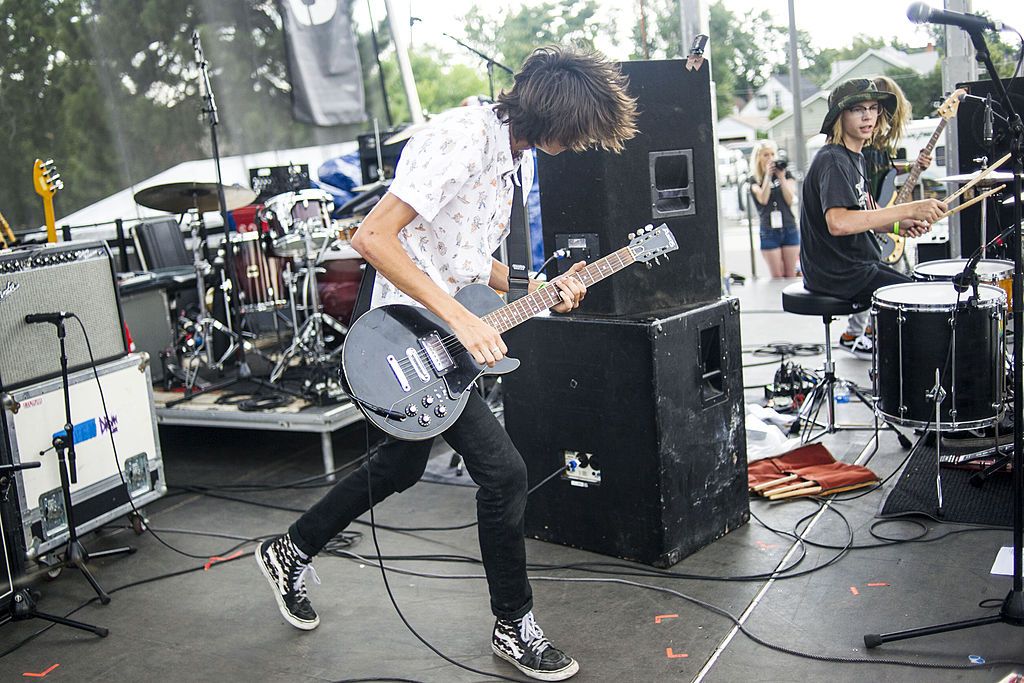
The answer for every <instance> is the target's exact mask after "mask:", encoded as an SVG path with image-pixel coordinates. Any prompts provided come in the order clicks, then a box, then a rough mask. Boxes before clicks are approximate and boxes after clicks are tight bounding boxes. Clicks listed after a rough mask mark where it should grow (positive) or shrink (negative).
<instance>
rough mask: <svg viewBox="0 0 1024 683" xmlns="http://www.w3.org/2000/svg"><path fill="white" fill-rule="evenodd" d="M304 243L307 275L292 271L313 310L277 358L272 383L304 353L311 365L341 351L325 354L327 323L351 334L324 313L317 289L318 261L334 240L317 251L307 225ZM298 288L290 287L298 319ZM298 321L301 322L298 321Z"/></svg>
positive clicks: (304, 262) (293, 312) (306, 303)
mask: <svg viewBox="0 0 1024 683" xmlns="http://www.w3.org/2000/svg"><path fill="white" fill-rule="evenodd" d="M303 243H304V246H305V249H304V253H303V257H302V263H303V267H302V269H301V270H304V271H305V272H304V274H303V275H299V274H298V273H296V272H292V275H291V285H294V283H295V282H296V281H297V280H298V279H299V278H302V280H303V285H302V298H303V307H304V308H305V309H306V311H308V312H309V315H308V316H307V317H306V320H305V321H304V322H303V323H302V325H301V326H298V327H297V328H296V330H295V333H294V336H293V338H292V343H291V345H290V346H289V347H288V348H287V349H285V350H284V352H283V353H282V354H281V358H280V359H279V360H278V361H277V365H275V366H274V369H273V370H272V371H271V373H270V382H271V383H272V384H276V383H277V382H279V381H280V380H281V378H282V377H283V376H284V373H285V370H287V369H288V364H289V362H290V361H291V359H292V358H293V357H294V356H296V355H298V354H301V355H302V356H303V357H304V358H306V359H307V360H311V364H313V365H320V364H323V363H327V362H330V361H331V360H332V359H333V358H334V357H335V356H337V355H338V354H339V353H340V352H341V347H340V346H339V347H338V348H337V349H335V350H334V351H332V352H330V353H325V345H326V338H325V337H324V325H325V324H326V325H327V326H328V327H331V328H333V329H334V330H335V331H337V332H338V333H339V334H341V335H345V334H348V328H347V327H345V325H343V324H342V323H341V322H340V321H338V320H336V319H335V318H334V317H333V316H331V315H328V314H327V313H324V312H323V311H322V310H321V305H320V293H319V292H318V291H317V283H316V271H317V264H318V263H320V261H321V259H322V258H323V256H324V254H326V253H327V250H328V249H329V248H330V246H331V243H332V242H331V240H325V242H324V244H323V246H322V247H321V248H320V250H319V251H317V252H316V254H315V256H314V255H313V254H314V248H313V239H312V236H311V235H310V231H309V229H308V228H307V227H304V228H303ZM296 289H297V287H295V286H290V290H291V302H292V314H293V316H295V317H293V320H298V318H297V316H296V313H297V311H298V306H296V304H295V290H296ZM296 324H297V323H296Z"/></svg>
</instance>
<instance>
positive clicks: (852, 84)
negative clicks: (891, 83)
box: [821, 78, 896, 135]
mask: <svg viewBox="0 0 1024 683" xmlns="http://www.w3.org/2000/svg"><path fill="white" fill-rule="evenodd" d="M868 100H877V101H878V104H880V105H881V106H882V107H884V108H885V110H886V111H887V112H889V114H890V115H891V114H892V113H894V112H895V111H896V96H895V95H894V94H892V93H891V92H884V91H882V90H878V89H876V88H875V82H874V81H872V80H871V79H870V78H851V79H850V80H848V81H843V82H842V83H840V84H839V85H837V86H836V87H835V89H834V90H832V94H831V95H829V96H828V113H827V114H825V120H824V121H822V123H821V132H822V133H824V134H825V135H831V134H832V126H833V125H835V122H836V119H838V118H839V115H840V114H841V113H843V110H844V109H849V108H850V107H852V106H853V105H855V104H857V103H859V102H867V101H868Z"/></svg>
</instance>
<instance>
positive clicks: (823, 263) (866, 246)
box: [800, 145, 881, 299]
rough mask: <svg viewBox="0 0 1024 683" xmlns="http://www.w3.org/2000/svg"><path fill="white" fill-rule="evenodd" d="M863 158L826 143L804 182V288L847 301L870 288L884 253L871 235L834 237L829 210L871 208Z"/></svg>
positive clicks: (801, 225) (802, 228)
mask: <svg viewBox="0 0 1024 683" xmlns="http://www.w3.org/2000/svg"><path fill="white" fill-rule="evenodd" d="M866 172H867V171H866V168H865V163H864V157H863V156H862V155H861V154H859V153H856V152H851V151H850V150H848V149H846V148H845V147H842V146H840V145H825V146H824V147H822V148H821V150H820V151H819V152H818V153H817V155H815V157H814V161H813V162H811V167H810V168H809V169H807V175H806V177H805V178H804V187H803V194H802V195H801V201H800V245H801V246H800V250H801V255H800V266H801V268H802V269H803V273H804V286H805V287H806V288H807V289H809V290H811V291H813V292H820V293H822V294H829V295H831V296H836V297H840V298H843V299H849V298H852V297H853V296H854V295H855V294H857V293H858V292H860V291H861V290H863V289H864V287H866V286H867V284H868V282H869V281H870V280H871V278H872V277H873V276H874V274H875V272H876V271H877V270H878V261H879V257H880V256H881V252H880V250H879V248H878V242H877V241H876V240H875V238H874V236H873V235H872V234H871V232H870V231H868V232H861V233H857V234H856V235H844V236H842V237H835V236H833V235H831V234H830V233H829V231H828V224H827V223H826V222H825V212H826V211H828V210H829V209H833V208H846V209H853V210H864V209H867V208H868V206H869V204H868V193H867V182H866V180H865V178H864V176H865V174H866Z"/></svg>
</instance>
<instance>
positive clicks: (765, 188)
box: [749, 140, 800, 277]
mask: <svg viewBox="0 0 1024 683" xmlns="http://www.w3.org/2000/svg"><path fill="white" fill-rule="evenodd" d="M777 153H778V147H777V146H776V144H775V143H774V142H773V141H771V140H759V141H758V142H757V144H755V145H754V149H753V150H752V151H751V153H750V168H751V172H752V173H753V176H752V177H751V178H750V180H749V182H750V194H751V195H753V197H754V205H755V206H756V207H757V213H758V215H759V216H760V217H761V255H762V256H764V260H765V263H767V264H768V270H769V271H770V272H771V274H772V277H796V269H797V263H798V262H799V260H800V230H799V229H798V228H797V225H796V217H795V216H794V215H793V198H794V197H795V196H796V181H795V180H794V179H793V176H792V175H791V174H790V172H789V171H787V170H786V162H785V161H783V160H782V159H777V158H776V155H777Z"/></svg>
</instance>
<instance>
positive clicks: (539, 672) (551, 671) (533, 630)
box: [491, 612, 580, 681]
mask: <svg viewBox="0 0 1024 683" xmlns="http://www.w3.org/2000/svg"><path fill="white" fill-rule="evenodd" d="M491 649H492V650H494V654H496V655H498V656H499V657H501V658H502V659H504V660H506V661H507V662H509V663H511V664H512V665H513V666H515V667H516V668H517V669H519V670H520V671H522V672H523V673H524V674H526V675H527V676H529V677H530V678H536V679H537V680H541V681H564V680H565V679H567V678H570V677H572V676H575V675H576V672H577V671H579V670H580V665H579V663H578V662H577V661H576V660H575V659H573V658H572V657H570V656H568V655H567V654H565V653H564V652H562V651H561V650H559V649H558V648H556V647H555V646H554V645H552V644H551V641H549V640H548V639H547V638H545V637H544V631H542V630H541V629H540V626H538V625H537V622H536V621H535V620H534V618H533V612H527V613H526V616H524V617H523V618H522V619H517V620H516V621H508V620H506V619H498V621H497V622H495V624H494V634H493V635H492V636H491Z"/></svg>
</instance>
